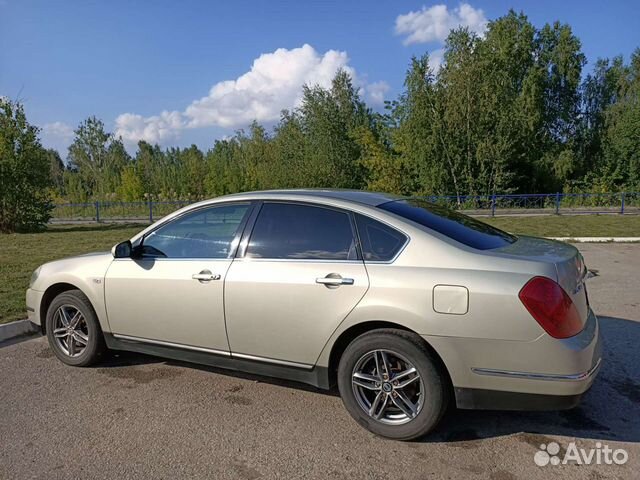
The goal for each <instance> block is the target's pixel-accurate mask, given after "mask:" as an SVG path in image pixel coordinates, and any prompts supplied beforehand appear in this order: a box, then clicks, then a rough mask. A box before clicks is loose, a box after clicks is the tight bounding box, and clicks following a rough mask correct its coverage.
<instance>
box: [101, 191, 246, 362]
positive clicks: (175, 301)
mask: <svg viewBox="0 0 640 480" xmlns="http://www.w3.org/2000/svg"><path fill="white" fill-rule="evenodd" d="M250 207H251V205H250V203H248V202H244V203H234V204H222V205H215V206H209V207H204V208H201V209H197V210H195V211H193V212H189V213H186V214H184V215H181V216H179V217H177V218H176V219H174V220H172V221H170V222H169V223H167V224H164V225H162V226H160V227H159V228H158V229H156V230H154V231H152V232H151V233H150V234H147V235H146V236H145V238H144V239H143V240H142V244H141V246H140V247H139V249H140V251H141V255H140V256H138V257H136V258H125V259H115V260H114V261H113V262H112V264H111V266H110V267H109V270H108V271H107V274H106V278H105V301H106V306H107V314H108V318H109V326H110V327H111V330H112V333H113V334H114V335H116V336H120V337H125V338H127V337H134V338H135V339H139V340H140V341H150V342H152V343H153V342H155V343H161V344H169V345H173V344H175V345H174V346H184V347H194V348H203V349H207V350H213V351H220V352H227V353H228V351H229V343H228V341H227V334H226V329H225V321H224V305H223V300H224V299H223V291H224V278H225V275H226V274H227V270H228V269H229V265H231V261H232V255H233V254H234V251H235V246H236V245H237V243H238V240H239V235H240V234H241V233H242V232H241V230H242V227H243V225H244V222H245V219H246V217H247V216H248V213H249V210H250Z"/></svg>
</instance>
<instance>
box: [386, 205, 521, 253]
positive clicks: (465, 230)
mask: <svg viewBox="0 0 640 480" xmlns="http://www.w3.org/2000/svg"><path fill="white" fill-rule="evenodd" d="M378 208H381V209H383V210H387V211H389V212H393V213H395V214H397V215H400V216H401V217H404V218H406V219H409V220H412V221H414V222H416V223H419V224H420V225H424V226H425V227H429V228H430V229H432V230H435V231H436V232H439V233H442V234H443V235H446V236H447V237H449V238H451V239H453V240H456V241H457V242H460V243H463V244H465V245H468V246H469V247H472V248H477V249H479V250H488V249H491V248H499V247H504V246H505V245H508V244H510V243H513V242H514V241H515V240H516V238H515V237H514V236H513V235H509V234H508V233H506V232H503V231H502V230H498V229H497V228H494V227H492V226H491V225H488V224H486V223H484V222H481V221H479V220H476V219H475V218H471V217H468V216H466V215H462V214H461V213H458V212H454V211H453V210H449V209H448V208H445V207H441V206H439V205H435V204H433V203H429V202H426V201H424V200H419V199H408V200H395V201H393V202H387V203H383V204H382V205H378Z"/></svg>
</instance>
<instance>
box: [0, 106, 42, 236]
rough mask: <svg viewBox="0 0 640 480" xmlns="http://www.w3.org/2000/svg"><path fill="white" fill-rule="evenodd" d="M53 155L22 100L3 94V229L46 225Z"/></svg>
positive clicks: (0, 145) (0, 125) (0, 151)
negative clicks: (47, 150) (48, 151)
mask: <svg viewBox="0 0 640 480" xmlns="http://www.w3.org/2000/svg"><path fill="white" fill-rule="evenodd" d="M50 169H51V167H50V159H49V157H48V156H47V154H46V152H45V150H44V149H43V148H42V146H41V145H40V141H39V140H38V128H36V127H35V126H33V125H30V124H29V122H28V121H27V118H26V115H25V113H24V109H23V107H22V105H21V104H19V103H14V102H11V101H9V100H7V99H6V98H2V97H0V231H2V232H14V231H22V230H31V229H36V228H40V227H42V226H43V225H44V224H46V222H47V221H48V220H49V217H50V212H51V208H52V205H51V202H50V198H49V191H48V188H47V187H49V185H50V184H51V177H50V171H51V170H50Z"/></svg>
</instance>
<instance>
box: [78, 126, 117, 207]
mask: <svg viewBox="0 0 640 480" xmlns="http://www.w3.org/2000/svg"><path fill="white" fill-rule="evenodd" d="M68 159H69V168H70V169H71V170H72V171H74V172H77V174H78V177H79V180H80V184H81V187H82V189H83V190H84V191H85V193H86V196H87V197H93V198H96V199H99V200H106V199H107V198H108V197H109V196H110V194H112V193H113V192H115V191H116V189H117V186H118V185H119V184H120V172H121V170H122V168H123V167H124V166H125V165H126V164H127V163H128V162H129V160H130V159H129V155H128V154H127V152H126V150H125V148H124V145H123V144H122V141H121V140H120V139H115V138H114V137H113V135H112V134H111V133H108V132H106V131H105V128H104V123H102V121H101V120H99V119H97V118H96V117H89V118H87V119H86V120H85V121H84V122H82V123H81V124H80V125H79V126H78V128H77V129H76V130H75V138H74V141H73V143H72V144H71V145H70V146H69V156H68Z"/></svg>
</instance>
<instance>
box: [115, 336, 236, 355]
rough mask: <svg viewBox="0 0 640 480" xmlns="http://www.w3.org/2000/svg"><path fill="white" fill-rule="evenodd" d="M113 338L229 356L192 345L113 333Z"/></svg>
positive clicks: (219, 351)
mask: <svg viewBox="0 0 640 480" xmlns="http://www.w3.org/2000/svg"><path fill="white" fill-rule="evenodd" d="M113 336H114V337H115V338H118V339H120V340H129V341H131V342H139V343H152V344H154V345H162V346H165V347H175V348H184V349H185V350H194V351H196V352H206V353H212V354H214V355H224V356H226V357H230V356H231V352H227V351H224V350H215V349H213V348H205V347H196V346H194V345H184V344H182V343H173V342H165V341H164V340H153V339H151V338H142V337H133V336H131V335H120V334H118V333H114V334H113Z"/></svg>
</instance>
